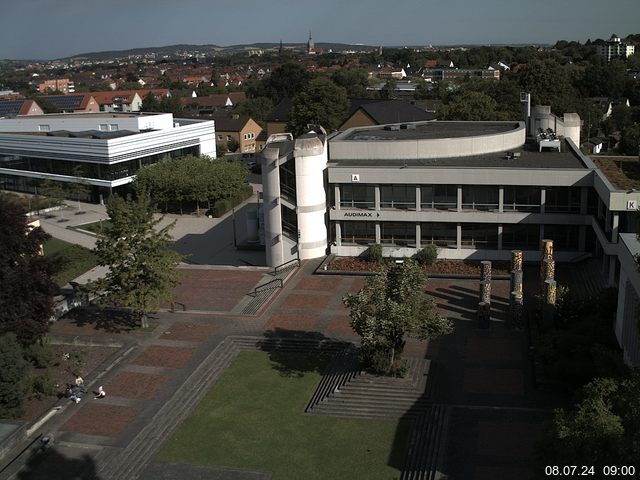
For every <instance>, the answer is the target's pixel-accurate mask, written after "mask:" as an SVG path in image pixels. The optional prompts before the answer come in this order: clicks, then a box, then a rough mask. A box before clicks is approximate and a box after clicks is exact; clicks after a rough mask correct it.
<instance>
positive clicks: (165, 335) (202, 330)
mask: <svg viewBox="0 0 640 480" xmlns="http://www.w3.org/2000/svg"><path fill="white" fill-rule="evenodd" d="M219 329H220V325H211V324H207V323H193V322H174V323H172V324H171V325H168V326H167V327H166V328H164V330H163V332H162V336H161V338H162V339H163V340H182V341H186V342H203V341H205V340H206V339H207V338H208V337H209V336H210V335H212V334H214V333H215V332H217V331H218V330H219Z"/></svg>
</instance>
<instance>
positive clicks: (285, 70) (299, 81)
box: [247, 63, 311, 105]
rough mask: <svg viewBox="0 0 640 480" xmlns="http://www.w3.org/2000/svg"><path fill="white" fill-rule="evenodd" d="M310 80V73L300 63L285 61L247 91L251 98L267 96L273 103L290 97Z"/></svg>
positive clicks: (275, 103)
mask: <svg viewBox="0 0 640 480" xmlns="http://www.w3.org/2000/svg"><path fill="white" fill-rule="evenodd" d="M309 80H311V74H310V73H309V72H307V71H306V70H305V69H304V68H303V67H302V66H301V65H298V64H296V63H285V64H284V65H281V66H279V67H278V68H276V69H275V70H274V71H273V72H271V75H269V76H268V77H266V78H264V79H262V80H261V81H259V82H257V83H256V84H254V85H252V86H251V88H250V89H249V90H248V91H247V93H248V95H249V96H250V97H252V98H255V97H269V98H270V99H271V101H272V102H273V104H274V105H277V104H278V103H279V102H280V101H281V100H282V99H284V98H292V97H294V96H295V95H296V94H297V93H298V92H301V91H302V90H304V89H305V88H306V86H307V84H308V83H309Z"/></svg>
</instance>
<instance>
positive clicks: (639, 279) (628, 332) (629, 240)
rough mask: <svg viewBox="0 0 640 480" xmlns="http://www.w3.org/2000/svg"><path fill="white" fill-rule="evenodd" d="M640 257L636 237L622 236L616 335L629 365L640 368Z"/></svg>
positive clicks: (631, 235)
mask: <svg viewBox="0 0 640 480" xmlns="http://www.w3.org/2000/svg"><path fill="white" fill-rule="evenodd" d="M638 255H640V242H639V241H638V238H637V237H636V235H635V234H633V233H622V234H620V243H619V249H618V258H619V262H620V277H619V280H618V309H617V312H616V325H615V332H616V338H617V339H618V343H619V344H620V347H621V348H622V351H623V355H624V360H625V363H627V364H629V365H636V366H638V365H640V335H639V334H638V315H639V314H640V311H639V309H640V273H639V272H638V264H637V263H636V261H635V258H636V257H637V256H638Z"/></svg>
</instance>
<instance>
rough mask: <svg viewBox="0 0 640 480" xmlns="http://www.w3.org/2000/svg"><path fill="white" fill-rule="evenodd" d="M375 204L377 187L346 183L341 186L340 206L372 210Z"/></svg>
mask: <svg viewBox="0 0 640 480" xmlns="http://www.w3.org/2000/svg"><path fill="white" fill-rule="evenodd" d="M375 206H376V202H375V187H374V186H373V185H350V184H345V185H341V186H340V207H342V208H366V209H370V210H372V209H374V208H375Z"/></svg>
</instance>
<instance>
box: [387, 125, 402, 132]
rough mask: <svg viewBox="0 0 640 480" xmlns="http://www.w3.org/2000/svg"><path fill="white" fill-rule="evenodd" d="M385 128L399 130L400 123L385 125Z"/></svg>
mask: <svg viewBox="0 0 640 480" xmlns="http://www.w3.org/2000/svg"><path fill="white" fill-rule="evenodd" d="M384 129H385V130H391V131H393V132H397V131H399V130H400V125H385V126H384Z"/></svg>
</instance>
